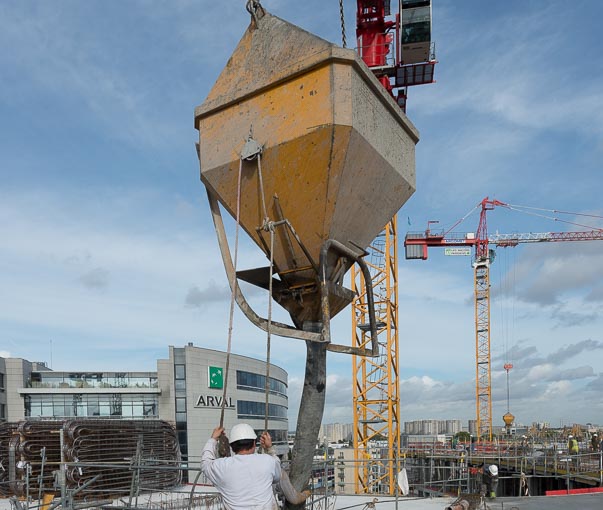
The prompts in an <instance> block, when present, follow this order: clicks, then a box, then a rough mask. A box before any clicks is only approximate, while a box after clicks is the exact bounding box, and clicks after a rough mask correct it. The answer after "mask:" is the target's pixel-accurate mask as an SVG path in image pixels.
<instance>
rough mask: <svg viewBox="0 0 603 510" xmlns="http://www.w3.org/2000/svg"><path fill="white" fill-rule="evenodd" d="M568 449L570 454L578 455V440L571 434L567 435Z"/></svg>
mask: <svg viewBox="0 0 603 510" xmlns="http://www.w3.org/2000/svg"><path fill="white" fill-rule="evenodd" d="M567 451H568V453H569V454H570V455H578V451H579V448H578V441H577V440H576V438H575V437H574V436H572V435H571V434H570V435H569V436H567Z"/></svg>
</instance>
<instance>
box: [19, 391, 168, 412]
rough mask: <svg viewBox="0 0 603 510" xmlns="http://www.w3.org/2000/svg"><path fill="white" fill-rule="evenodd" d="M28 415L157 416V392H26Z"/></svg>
mask: <svg viewBox="0 0 603 510" xmlns="http://www.w3.org/2000/svg"><path fill="white" fill-rule="evenodd" d="M24 400H25V416H27V417H45V418H71V417H91V418H93V417H101V418H108V417H110V416H116V417H122V418H157V417H158V412H157V409H158V402H157V396H156V395H147V394H139V395H137V394H128V395H121V394H118V393H116V394H102V393H101V394H78V395H63V394H55V395H25V399H24Z"/></svg>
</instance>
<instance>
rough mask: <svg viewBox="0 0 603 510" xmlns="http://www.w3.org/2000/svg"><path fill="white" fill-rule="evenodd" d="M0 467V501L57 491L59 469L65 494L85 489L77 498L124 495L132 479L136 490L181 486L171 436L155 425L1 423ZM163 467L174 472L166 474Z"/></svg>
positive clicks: (138, 422)
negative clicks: (0, 498)
mask: <svg viewBox="0 0 603 510" xmlns="http://www.w3.org/2000/svg"><path fill="white" fill-rule="evenodd" d="M61 436H62V437H63V449H62V451H61ZM11 448H12V450H13V455H11V451H10V449H11ZM0 463H1V465H2V466H3V467H4V468H5V472H3V470H0V476H1V478H0V482H1V483H0V494H2V495H5V496H8V495H14V496H18V497H23V496H25V495H26V494H27V493H28V492H29V494H32V495H37V494H38V491H40V492H57V491H58V490H59V485H58V479H57V474H56V473H57V472H58V470H59V469H60V466H61V465H63V466H65V487H66V489H67V490H72V491H73V490H77V489H82V487H85V489H84V490H80V492H79V493H78V494H77V497H78V498H88V497H91V498H94V497H98V496H100V495H102V496H103V497H108V496H109V497H114V496H120V495H125V494H128V493H129V492H130V490H131V486H132V481H133V477H136V480H135V481H136V484H137V486H138V487H142V488H144V487H148V488H153V489H167V488H171V487H175V486H177V485H178V484H179V483H180V482H181V474H180V471H179V470H178V469H177V468H179V464H180V448H179V445H178V439H177V437H176V431H175V430H174V428H173V427H172V426H171V425H169V424H168V423H167V422H164V421H160V420H107V419H98V420H94V419H71V420H67V421H61V420H25V421H22V422H19V423H9V424H4V425H2V426H1V427H0ZM137 466H138V467H139V468H140V469H137ZM168 466H173V467H174V469H173V470H170V469H166V467H168ZM6 475H8V476H6ZM9 478H10V479H9Z"/></svg>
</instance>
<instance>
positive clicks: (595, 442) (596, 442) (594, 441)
mask: <svg viewBox="0 0 603 510" xmlns="http://www.w3.org/2000/svg"><path fill="white" fill-rule="evenodd" d="M590 444H591V446H592V448H593V452H598V451H599V436H598V435H597V433H596V432H595V433H594V434H593V436H592V437H591V438H590Z"/></svg>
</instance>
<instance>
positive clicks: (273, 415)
mask: <svg viewBox="0 0 603 510" xmlns="http://www.w3.org/2000/svg"><path fill="white" fill-rule="evenodd" d="M237 414H238V417H239V419H250V418H251V419H258V418H263V417H264V415H265V414H266V404H265V403H264V402H252V401H248V400H237ZM268 418H270V419H271V420H281V421H287V408H286V407H285V406H281V405H278V404H268Z"/></svg>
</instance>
